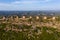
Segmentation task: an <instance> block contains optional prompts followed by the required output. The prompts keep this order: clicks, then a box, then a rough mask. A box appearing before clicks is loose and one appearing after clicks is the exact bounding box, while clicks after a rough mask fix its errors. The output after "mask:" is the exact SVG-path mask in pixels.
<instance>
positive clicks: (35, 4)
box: [0, 0, 60, 10]
mask: <svg viewBox="0 0 60 40" xmlns="http://www.w3.org/2000/svg"><path fill="white" fill-rule="evenodd" d="M0 10H60V0H0Z"/></svg>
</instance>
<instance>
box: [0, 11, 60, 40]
mask: <svg viewBox="0 0 60 40" xmlns="http://www.w3.org/2000/svg"><path fill="white" fill-rule="evenodd" d="M32 13H33V12H32ZM0 40H60V16H56V15H54V14H51V15H49V16H47V15H46V14H42V15H40V14H39V15H33V16H32V15H30V16H28V15H22V16H18V15H10V16H9V15H8V16H7V17H6V16H5V15H4V16H0Z"/></svg>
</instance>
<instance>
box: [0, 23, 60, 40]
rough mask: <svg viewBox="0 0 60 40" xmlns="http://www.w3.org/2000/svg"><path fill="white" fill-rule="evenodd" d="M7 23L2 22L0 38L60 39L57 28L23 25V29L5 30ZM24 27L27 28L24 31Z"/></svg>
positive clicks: (17, 39) (20, 39) (9, 39)
mask: <svg viewBox="0 0 60 40" xmlns="http://www.w3.org/2000/svg"><path fill="white" fill-rule="evenodd" d="M6 25H7V24H0V40H60V32H58V31H56V30H57V29H55V28H51V27H49V28H48V27H36V28H35V29H33V28H32V26H27V25H22V31H12V30H9V31H6V30H4V28H5V27H6ZM9 25H10V24H9ZM11 26H14V27H16V28H17V29H19V27H20V26H18V25H11ZM9 27H10V26H9ZM20 29H21V28H20ZM24 29H27V30H26V31H24ZM32 29H33V30H32Z"/></svg>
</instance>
